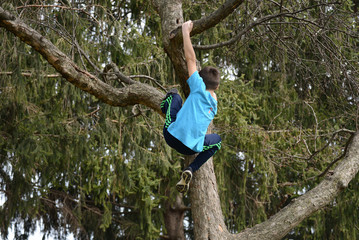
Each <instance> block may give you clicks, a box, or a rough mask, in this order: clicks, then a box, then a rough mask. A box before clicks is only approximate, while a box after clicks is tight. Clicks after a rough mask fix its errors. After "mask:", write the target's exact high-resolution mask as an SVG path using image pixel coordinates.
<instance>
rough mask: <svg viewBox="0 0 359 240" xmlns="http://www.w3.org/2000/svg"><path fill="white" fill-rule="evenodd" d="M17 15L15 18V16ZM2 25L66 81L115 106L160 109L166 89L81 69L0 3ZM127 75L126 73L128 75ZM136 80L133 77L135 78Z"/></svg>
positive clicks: (0, 24) (0, 22)
mask: <svg viewBox="0 0 359 240" xmlns="http://www.w3.org/2000/svg"><path fill="white" fill-rule="evenodd" d="M14 19H15V20H14ZM0 27H3V28H5V29H6V30H8V31H9V32H12V33H13V34H14V35H15V36H17V37H18V38H20V39H21V41H23V42H25V43H26V44H28V45H30V46H31V47H33V48H34V49H35V50H36V51H37V52H39V53H40V54H41V55H42V56H43V57H44V58H45V59H46V60H47V61H48V62H49V63H50V64H51V65H52V66H53V67H54V68H55V69H56V71H57V72H59V73H60V74H61V75H62V76H63V77H64V78H65V79H66V80H67V81H69V82H70V83H72V84H73V85H75V86H76V87H78V88H80V89H81V90H83V91H85V92H88V93H90V94H92V95H94V96H95V97H97V98H98V99H100V100H101V101H103V102H105V103H107V104H109V105H112V106H121V107H124V106H129V105H134V104H143V105H146V106H148V107H150V108H152V109H154V110H156V111H157V112H159V113H161V109H160V107H159V105H160V102H161V99H162V97H163V95H164V94H163V93H162V92H160V91H159V90H157V89H156V88H154V87H152V86H149V85H147V84H143V83H137V82H136V83H134V84H132V85H129V86H126V87H124V88H114V87H112V86H110V85H108V84H106V83H104V82H103V81H101V80H100V79H98V78H97V77H96V76H94V75H92V74H90V73H89V72H86V71H84V70H82V69H80V68H79V67H78V66H77V65H76V64H75V63H74V62H73V61H72V60H71V59H70V58H69V57H67V56H66V55H65V54H64V53H63V52H61V51H60V50H59V49H58V48H57V47H56V46H54V45H53V44H52V43H51V42H50V41H49V40H48V39H46V38H45V37H44V36H42V35H41V34H40V33H38V32H37V31H36V30H34V29H32V28H31V27H29V26H27V25H26V24H25V23H23V22H22V21H21V20H20V19H16V18H15V17H14V16H13V15H11V14H10V13H9V12H7V11H4V10H3V9H2V8H1V7H0ZM125 77H126V76H125ZM132 81H133V80H132Z"/></svg>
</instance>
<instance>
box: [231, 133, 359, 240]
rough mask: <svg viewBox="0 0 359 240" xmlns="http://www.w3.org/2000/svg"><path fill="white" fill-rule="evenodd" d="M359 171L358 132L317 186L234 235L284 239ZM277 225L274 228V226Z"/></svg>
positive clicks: (239, 237)
mask: <svg viewBox="0 0 359 240" xmlns="http://www.w3.org/2000/svg"><path fill="white" fill-rule="evenodd" d="M358 171H359V132H356V133H355V134H354V135H353V138H352V141H351V143H350V145H349V147H348V152H347V155H346V156H345V158H344V160H343V161H342V162H340V163H339V165H338V166H337V167H336V168H335V169H334V173H333V175H331V176H328V177H327V178H326V179H324V180H323V181H322V182H321V183H320V184H319V185H318V186H317V187H315V188H314V189H312V190H310V191H308V192H307V193H305V194H304V195H302V196H301V197H299V198H296V199H295V200H294V201H292V203H291V204H289V205H288V206H286V207H285V208H283V209H282V210H281V211H279V212H278V213H277V214H276V215H274V216H273V217H271V218H270V219H269V220H267V221H265V222H263V223H261V224H258V225H256V226H254V227H252V228H249V229H246V230H245V231H243V232H241V233H239V234H237V235H233V237H235V238H236V239H273V240H274V239H282V238H283V237H285V235H286V234H288V232H289V231H290V230H291V229H293V228H294V227H295V226H297V225H298V224H299V223H300V222H301V221H303V220H304V219H305V218H307V217H308V216H310V215H311V214H312V213H314V212H316V211H318V210H319V209H321V208H323V207H324V206H326V205H327V204H329V203H330V202H332V201H333V199H334V198H335V197H336V196H337V195H338V194H339V193H340V192H341V191H342V190H343V189H345V188H346V187H348V184H349V182H350V181H351V180H352V179H353V178H354V177H355V175H356V174H357V173H358ZM273 226H275V228H273Z"/></svg>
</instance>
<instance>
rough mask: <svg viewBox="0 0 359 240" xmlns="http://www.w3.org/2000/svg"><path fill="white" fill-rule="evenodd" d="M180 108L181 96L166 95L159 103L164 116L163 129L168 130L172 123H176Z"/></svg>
mask: <svg viewBox="0 0 359 240" xmlns="http://www.w3.org/2000/svg"><path fill="white" fill-rule="evenodd" d="M181 107H182V98H181V96H180V95H179V94H177V93H168V94H167V97H166V98H165V99H164V100H163V101H162V103H161V110H162V112H163V113H165V114H166V120H165V126H164V127H165V128H168V127H169V126H170V125H171V123H172V122H174V121H176V117H177V113H178V111H179V110H180V109H181Z"/></svg>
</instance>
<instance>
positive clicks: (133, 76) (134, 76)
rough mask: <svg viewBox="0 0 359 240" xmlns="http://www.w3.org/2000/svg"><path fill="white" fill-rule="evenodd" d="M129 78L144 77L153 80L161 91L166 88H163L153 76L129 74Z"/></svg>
mask: <svg viewBox="0 0 359 240" xmlns="http://www.w3.org/2000/svg"><path fill="white" fill-rule="evenodd" d="M130 78H146V79H149V80H151V81H152V82H154V83H155V84H156V85H157V86H158V87H160V88H161V89H162V90H163V91H165V92H166V91H167V90H166V88H164V87H163V86H162V85H161V84H160V83H159V82H158V81H157V80H156V79H154V78H153V77H150V76H146V75H131V76H130Z"/></svg>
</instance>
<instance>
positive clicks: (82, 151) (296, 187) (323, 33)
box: [0, 0, 359, 239]
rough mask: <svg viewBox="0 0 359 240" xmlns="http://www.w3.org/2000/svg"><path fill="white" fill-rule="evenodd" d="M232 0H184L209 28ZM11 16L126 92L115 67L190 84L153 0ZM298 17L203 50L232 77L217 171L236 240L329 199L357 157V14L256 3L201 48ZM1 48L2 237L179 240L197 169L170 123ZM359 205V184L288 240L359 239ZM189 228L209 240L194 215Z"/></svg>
mask: <svg viewBox="0 0 359 240" xmlns="http://www.w3.org/2000/svg"><path fill="white" fill-rule="evenodd" d="M222 3H224V1H187V0H184V1H183V9H184V18H185V19H186V20H187V19H198V18H200V17H202V16H205V15H207V14H209V13H211V12H212V11H214V10H216V9H217V8H218V6H219V5H220V4H222ZM313 6H314V7H313ZM2 7H3V8H5V9H6V10H8V11H11V12H12V13H14V14H16V15H20V16H21V19H22V20H23V21H25V22H26V23H27V24H28V25H30V26H31V27H33V28H34V29H36V30H37V31H39V32H40V33H41V34H43V35H44V36H46V38H48V39H49V40H50V41H52V42H53V43H54V44H55V45H56V46H57V47H58V48H59V49H61V51H63V52H65V53H66V54H68V56H69V57H71V58H72V59H73V60H74V61H75V62H76V64H78V65H79V66H80V67H81V68H83V69H86V70H87V71H89V72H90V73H92V74H94V75H96V76H99V77H100V78H101V79H103V81H106V82H107V83H108V84H110V85H112V86H113V87H116V88H120V87H123V86H124V83H122V82H120V81H118V80H116V79H114V78H111V77H110V76H108V75H106V73H104V72H103V69H104V68H105V66H106V65H107V64H109V63H114V64H115V65H116V66H118V67H119V69H120V71H121V72H123V73H124V74H126V75H128V76H129V75H147V76H150V77H151V78H153V79H156V81H157V82H158V83H159V84H161V85H163V86H164V87H166V88H170V87H172V86H174V85H176V82H175V76H174V71H173V68H172V66H171V62H170V60H169V59H168V58H167V57H166V54H165V52H164V51H163V46H162V33H161V26H160V23H161V20H160V18H159V16H158V14H157V13H156V12H155V10H154V8H153V6H152V4H151V1H144V0H141V1H135V0H125V1H104V0H91V1H86V2H84V1H79V0H71V1H66V0H62V1H57V0H50V1H41V0H34V1H26V5H25V3H24V1H7V3H6V4H3V5H2ZM299 10H300V11H299ZM284 11H288V12H295V11H297V12H296V13H295V14H293V15H282V16H280V17H276V18H273V19H272V20H270V21H267V22H266V23H265V24H260V25H256V26H253V27H252V28H251V29H250V30H248V31H246V32H245V33H243V35H242V36H241V38H240V40H238V41H236V42H235V43H234V44H231V45H228V46H225V47H222V48H215V49H208V50H196V55H197V56H198V60H199V61H200V62H201V65H202V66H205V65H215V66H218V67H219V68H220V69H221V72H222V76H223V77H222V82H221V85H220V89H219V91H218V98H219V108H218V109H219V111H218V115H217V117H216V118H215V120H214V124H215V126H216V128H215V130H214V131H215V132H217V133H219V134H220V135H221V137H222V139H223V147H222V149H221V150H220V151H218V153H216V155H215V157H214V164H215V171H216V176H217V180H218V185H219V191H220V197H221V203H222V210H223V213H224V216H225V221H226V224H227V227H228V229H229V230H230V231H231V232H233V233H237V232H240V231H242V230H243V229H245V228H248V227H251V226H254V225H255V224H257V223H260V222H263V221H265V220H266V219H268V218H269V217H270V216H272V215H274V214H275V213H276V212H278V211H279V210H280V209H282V208H283V207H285V206H286V205H287V204H288V203H289V202H290V201H291V200H292V199H295V198H296V197H297V196H299V195H301V194H303V193H304V192H306V191H308V190H310V189H312V188H313V187H315V186H316V185H317V184H318V182H319V181H320V180H321V179H322V176H320V174H321V173H323V172H324V171H325V169H326V167H327V166H328V165H329V164H330V163H331V162H332V161H333V160H335V159H337V158H339V157H340V156H341V155H342V154H343V152H344V151H345V144H346V141H347V139H348V137H349V134H348V132H349V130H351V131H354V130H357V129H358V101H359V100H358V99H359V91H358V86H359V85H358V79H357V73H358V62H359V61H358V54H357V53H358V32H357V17H356V12H355V11H356V6H355V4H354V3H353V2H351V1H346V2H343V3H335V4H330V3H329V2H325V1H324V2H323V1H319V2H314V1H287V2H284V3H283V2H282V3H280V4H279V3H276V2H275V1H247V2H245V3H244V4H242V5H241V6H240V7H239V8H238V9H237V10H236V11H235V12H234V14H232V15H231V16H229V17H228V18H227V19H225V20H224V21H222V22H221V23H220V24H219V25H218V26H216V27H215V28H212V29H209V30H207V31H206V32H204V33H202V34H200V35H198V36H195V37H194V38H193V42H194V44H195V45H210V44H216V43H221V42H224V41H226V40H228V39H231V38H233V37H235V36H236V35H237V34H238V33H239V32H240V30H241V29H244V28H245V27H247V26H248V25H249V24H250V23H251V22H252V21H254V20H258V19H261V18H263V17H265V16H269V15H273V14H278V13H280V12H284ZM214 41H215V42H214ZM0 44H1V48H0V73H1V75H0V102H1V105H0V196H1V198H2V199H3V200H4V203H3V205H2V206H1V207H0V230H1V234H2V236H8V234H9V228H10V227H11V226H13V227H14V229H15V230H14V232H15V236H16V237H17V238H19V239H20V238H21V239H27V238H28V237H29V236H30V235H31V233H32V232H33V231H34V230H35V227H36V223H37V222H38V223H41V229H42V231H43V234H44V237H46V236H49V235H50V234H52V235H54V236H55V238H56V239H66V237H67V236H68V234H70V233H71V234H74V236H75V238H76V239H159V238H160V237H163V236H165V235H166V231H167V230H166V229H165V224H164V212H165V211H166V209H165V207H164V206H165V205H166V203H168V201H172V200H173V199H174V198H175V197H176V192H175V188H174V187H173V186H174V185H175V183H176V181H177V180H178V179H177V176H179V172H180V170H181V169H182V168H183V161H182V159H181V156H180V155H179V154H177V153H175V152H173V151H171V150H170V149H169V148H168V147H167V146H166V144H165V142H164V140H163V138H162V133H161V131H162V130H161V129H162V125H163V119H162V118H161V117H160V116H159V115H158V114H156V113H154V112H153V111H152V110H150V109H147V108H146V107H144V106H137V105H136V106H133V107H125V108H115V107H111V106H108V105H106V104H104V103H102V102H100V101H99V100H98V99H96V98H95V97H93V96H91V95H89V94H86V93H84V92H82V91H80V90H79V89H77V88H75V87H74V86H72V85H71V84H69V83H68V82H66V81H65V80H64V79H62V78H61V77H60V76H57V77H56V78H53V77H51V76H52V75H54V74H55V75H56V72H55V70H54V69H52V68H51V67H50V66H49V65H48V63H47V62H46V61H45V60H44V59H43V58H42V57H41V56H40V55H39V54H37V53H36V52H35V51H34V50H33V49H31V48H30V47H28V46H27V45H25V44H23V43H21V42H20V41H19V40H18V39H16V38H14V37H13V36H12V35H11V34H9V33H7V32H6V31H5V30H3V29H0ZM5 73H6V74H5ZM9 73H10V74H9ZM136 80H138V81H141V82H146V83H147V84H150V85H153V86H155V87H158V85H157V84H155V83H154V82H153V81H148V80H144V79H142V78H140V79H137V78H136ZM318 176H320V177H318ZM356 180H358V179H356ZM358 194H359V192H358V184H357V181H355V180H354V181H353V182H352V183H351V184H350V186H349V188H348V189H347V190H346V191H344V193H343V194H342V195H340V196H339V197H337V198H336V199H335V201H333V203H332V204H331V205H330V206H327V208H326V209H323V210H322V211H320V212H318V213H316V214H315V215H312V216H311V217H309V218H308V219H307V220H305V221H304V222H303V223H301V224H300V226H298V227H297V228H295V229H294V230H293V231H292V232H290V233H289V234H288V236H287V238H288V239H358V238H359V237H358V236H359V233H358V231H359V228H358V226H359V223H358V209H357V206H358V199H359V197H358ZM183 200H184V203H185V204H187V205H188V197H184V199H183ZM186 221H188V222H189V224H188V225H186V226H185V229H184V230H185V232H186V236H188V237H189V238H193V233H192V229H191V228H192V219H191V216H190V212H187V213H186Z"/></svg>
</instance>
